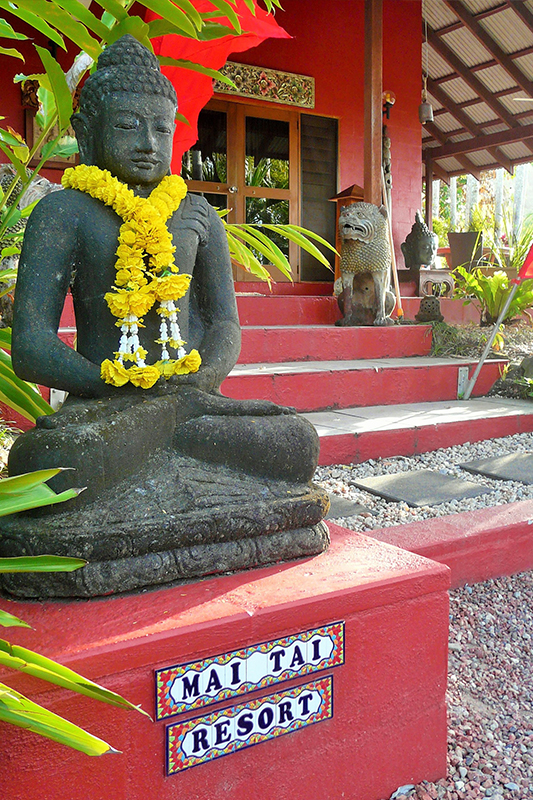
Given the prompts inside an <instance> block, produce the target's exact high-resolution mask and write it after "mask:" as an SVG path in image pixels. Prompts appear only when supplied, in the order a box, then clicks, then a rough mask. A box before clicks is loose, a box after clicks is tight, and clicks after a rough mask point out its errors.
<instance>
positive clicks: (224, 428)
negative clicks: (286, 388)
mask: <svg viewBox="0 0 533 800" xmlns="http://www.w3.org/2000/svg"><path fill="white" fill-rule="evenodd" d="M319 446H320V445H319V440H318V436H317V433H316V431H315V429H314V428H313V426H312V425H311V424H310V423H309V422H307V420H305V419H303V418H302V417H299V416H297V415H296V414H291V415H278V416H268V417H254V416H231V417H217V416H203V417H200V418H198V419H192V420H189V421H188V422H185V423H182V424H181V425H178V426H177V428H176V432H175V436H174V447H175V449H176V450H177V451H178V452H180V453H182V454H183V455H188V456H192V457H193V458H197V459H199V460H201V461H210V462H212V463H215V464H225V465H226V466H229V467H234V468H236V469H242V470H244V471H245V472H247V473H250V474H251V475H260V476H262V477H267V478H273V479H278V480H285V481H292V482H294V483H308V482H309V481H310V480H311V479H312V477H313V474H314V471H315V469H316V465H317V462H318V452H319Z"/></svg>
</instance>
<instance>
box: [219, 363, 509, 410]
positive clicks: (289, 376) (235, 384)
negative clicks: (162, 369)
mask: <svg viewBox="0 0 533 800" xmlns="http://www.w3.org/2000/svg"><path fill="white" fill-rule="evenodd" d="M476 363H477V362H475V361H471V360H468V359H456V358H431V357H429V356H415V357H411V358H383V359H357V360H351V361H307V362H282V363H277V364H268V363H262V364H239V365H237V366H236V367H235V368H234V369H233V370H232V372H231V373H230V375H229V376H228V378H226V380H225V381H224V382H223V384H222V393H223V394H225V395H227V396H228V397H234V398H236V399H240V400H248V399H261V400H272V401H273V402H274V403H279V404H280V405H285V406H294V407H295V408H296V409H297V411H320V410H326V409H340V408H345V409H346V408H353V407H355V406H377V405H386V406H389V405H395V404H397V403H398V402H402V403H419V402H424V401H436V400H457V397H458V381H459V377H460V375H461V374H462V376H465V375H466V371H467V370H468V372H469V373H472V372H473V369H474V367H475V364H476ZM505 364H506V361H504V360H503V359H494V360H491V361H488V362H485V364H484V365H483V368H482V370H481V373H480V375H479V378H478V380H477V383H476V386H475V390H474V395H475V396H476V397H479V396H482V395H485V394H487V392H488V391H489V390H490V388H491V387H492V386H493V384H494V383H495V381H496V380H497V379H498V378H499V376H500V374H501V372H502V370H503V367H504V365H505ZM460 370H461V372H460Z"/></svg>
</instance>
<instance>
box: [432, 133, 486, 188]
mask: <svg viewBox="0 0 533 800" xmlns="http://www.w3.org/2000/svg"><path fill="white" fill-rule="evenodd" d="M424 127H425V128H426V130H427V131H428V132H429V133H430V134H431V135H432V136H433V138H434V139H435V140H436V141H437V142H439V143H440V144H448V141H449V140H448V137H447V136H446V134H445V133H443V132H442V131H441V129H440V128H437V126H436V125H435V123H434V122H426V124H425V126H424ZM456 158H457V161H458V162H459V163H460V165H461V166H462V167H464V168H465V170H466V171H467V172H470V174H471V175H473V176H474V178H477V179H478V180H479V177H480V174H481V170H480V169H479V167H477V166H476V165H475V164H474V162H473V161H470V159H469V158H468V156H464V155H458V156H456Z"/></svg>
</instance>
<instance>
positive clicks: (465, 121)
mask: <svg viewBox="0 0 533 800" xmlns="http://www.w3.org/2000/svg"><path fill="white" fill-rule="evenodd" d="M428 89H429V91H430V93H431V94H432V95H433V97H434V98H435V100H438V101H439V103H440V104H441V105H442V106H444V107H445V108H447V109H448V111H449V112H450V114H451V115H452V116H453V117H455V119H456V120H457V121H458V122H459V123H460V124H461V125H462V126H463V127H464V128H465V130H467V131H468V132H469V133H471V134H472V136H475V137H482V136H484V133H483V129H482V128H481V126H480V125H478V124H477V122H474V120H473V119H472V118H471V117H469V116H468V114H465V112H464V111H463V110H462V108H460V107H459V106H458V104H457V103H456V102H455V101H454V100H452V99H451V97H450V96H449V95H448V94H446V92H445V91H443V89H441V88H440V86H437V85H435V84H434V82H433V81H432V80H431V79H428ZM465 152H466V151H465ZM489 152H490V151H489ZM491 156H492V157H493V158H494V159H495V161H497V162H498V163H499V164H500V166H501V167H503V168H504V169H506V170H507V172H512V165H511V162H510V160H509V159H508V158H507V156H506V155H505V153H502V151H501V150H494V151H493V152H491Z"/></svg>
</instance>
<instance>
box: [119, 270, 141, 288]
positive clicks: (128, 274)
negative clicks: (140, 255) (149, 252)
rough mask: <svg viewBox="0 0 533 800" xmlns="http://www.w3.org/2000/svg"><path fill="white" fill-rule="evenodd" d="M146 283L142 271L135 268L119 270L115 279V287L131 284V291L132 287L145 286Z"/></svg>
mask: <svg viewBox="0 0 533 800" xmlns="http://www.w3.org/2000/svg"><path fill="white" fill-rule="evenodd" d="M147 283H148V281H147V280H146V278H145V275H144V272H143V270H142V269H138V268H137V267H135V266H132V267H130V268H129V269H128V268H126V267H125V268H123V269H119V270H118V271H117V275H116V278H115V284H116V286H128V285H130V284H131V286H130V288H132V289H133V288H134V287H141V286H146V284H147Z"/></svg>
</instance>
